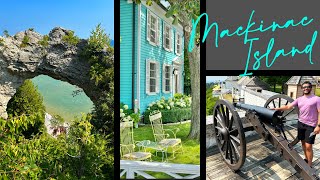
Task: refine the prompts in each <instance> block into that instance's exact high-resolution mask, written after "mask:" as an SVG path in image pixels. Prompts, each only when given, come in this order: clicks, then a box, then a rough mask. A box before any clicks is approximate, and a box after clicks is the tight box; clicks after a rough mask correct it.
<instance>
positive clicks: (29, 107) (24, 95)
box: [7, 79, 45, 116]
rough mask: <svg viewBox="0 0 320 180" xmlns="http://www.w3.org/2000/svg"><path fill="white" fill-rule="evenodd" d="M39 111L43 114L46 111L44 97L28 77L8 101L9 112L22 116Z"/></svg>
mask: <svg viewBox="0 0 320 180" xmlns="http://www.w3.org/2000/svg"><path fill="white" fill-rule="evenodd" d="M38 112H41V113H42V114H43V115H44V113H45V107H44V105H43V97H42V96H41V94H40V93H39V91H38V89H37V87H35V86H34V84H33V83H32V81H31V80H30V79H27V80H25V81H24V83H23V84H22V85H21V86H20V87H19V88H18V89H17V92H16V94H15V95H14V96H13V97H12V98H11V99H10V101H9V102H8V106H7V113H8V114H11V115H13V116H20V115H22V114H25V115H31V114H35V113H38Z"/></svg>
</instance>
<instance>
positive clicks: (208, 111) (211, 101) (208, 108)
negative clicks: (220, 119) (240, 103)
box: [206, 85, 219, 115]
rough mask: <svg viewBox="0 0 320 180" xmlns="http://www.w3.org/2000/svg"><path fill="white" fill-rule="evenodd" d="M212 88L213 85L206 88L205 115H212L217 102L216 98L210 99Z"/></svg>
mask: <svg viewBox="0 0 320 180" xmlns="http://www.w3.org/2000/svg"><path fill="white" fill-rule="evenodd" d="M213 87H214V85H212V86H211V87H209V88H207V91H206V115H212V114H213V107H214V105H215V104H216V102H217V101H218V100H219V98H218V97H212V89H213Z"/></svg>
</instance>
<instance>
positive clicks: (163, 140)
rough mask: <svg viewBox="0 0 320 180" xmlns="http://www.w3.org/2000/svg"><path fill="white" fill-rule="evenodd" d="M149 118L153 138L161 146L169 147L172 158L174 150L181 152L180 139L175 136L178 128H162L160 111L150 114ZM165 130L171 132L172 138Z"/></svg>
mask: <svg viewBox="0 0 320 180" xmlns="http://www.w3.org/2000/svg"><path fill="white" fill-rule="evenodd" d="M149 120H150V123H151V127H152V131H153V136H154V139H155V141H156V142H157V143H158V144H159V145H160V146H163V147H165V148H167V149H169V148H171V150H172V157H173V158H174V154H175V152H176V151H178V150H181V152H183V150H182V143H181V139H180V138H177V132H178V131H179V128H176V129H175V130H173V129H164V128H163V124H162V115H161V112H160V111H158V112H154V113H152V114H150V115H149ZM166 132H171V133H172V134H173V138H169V137H170V135H169V134H168V133H166Z"/></svg>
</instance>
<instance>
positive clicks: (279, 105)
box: [279, 98, 281, 107]
mask: <svg viewBox="0 0 320 180" xmlns="http://www.w3.org/2000/svg"><path fill="white" fill-rule="evenodd" d="M279 107H281V98H279Z"/></svg>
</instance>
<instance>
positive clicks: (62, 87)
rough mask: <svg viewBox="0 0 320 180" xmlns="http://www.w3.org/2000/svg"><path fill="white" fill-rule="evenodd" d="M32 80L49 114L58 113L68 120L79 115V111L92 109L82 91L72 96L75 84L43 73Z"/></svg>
mask: <svg viewBox="0 0 320 180" xmlns="http://www.w3.org/2000/svg"><path fill="white" fill-rule="evenodd" d="M32 82H33V83H34V85H35V86H37V87H38V89H39V91H40V93H41V94H42V96H43V101H44V105H45V106H46V111H47V112H48V113H49V114H51V115H56V114H58V115H60V116H62V117H63V118H64V119H65V120H66V121H68V122H70V121H72V120H73V119H74V117H75V116H77V117H80V116H81V113H88V112H91V111H92V108H93V103H92V101H91V100H90V98H89V97H88V96H87V95H86V94H85V93H84V92H81V93H79V94H78V95H77V96H75V97H73V96H72V92H73V91H75V90H77V89H79V88H78V87H77V86H74V85H71V84H69V83H67V82H63V81H59V80H55V79H53V78H51V77H49V76H45V75H40V76H37V77H35V78H33V79H32Z"/></svg>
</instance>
